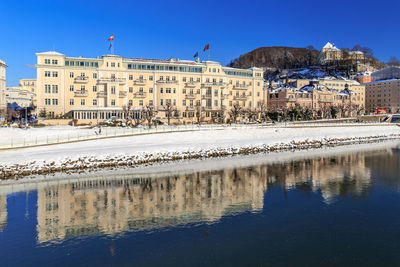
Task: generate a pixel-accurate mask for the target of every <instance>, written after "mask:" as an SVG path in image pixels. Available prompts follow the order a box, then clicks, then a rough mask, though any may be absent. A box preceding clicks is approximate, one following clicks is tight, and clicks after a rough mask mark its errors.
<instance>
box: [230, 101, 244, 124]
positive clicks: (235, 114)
mask: <svg viewBox="0 0 400 267" xmlns="http://www.w3.org/2000/svg"><path fill="white" fill-rule="evenodd" d="M241 111H242V107H241V106H240V105H239V104H233V106H232V108H231V110H230V111H229V117H230V118H231V119H233V122H234V123H236V120H237V117H238V116H239V115H240V114H241Z"/></svg>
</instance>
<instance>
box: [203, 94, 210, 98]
mask: <svg viewBox="0 0 400 267" xmlns="http://www.w3.org/2000/svg"><path fill="white" fill-rule="evenodd" d="M201 98H202V99H206V98H212V95H211V94H205V95H202V96H201Z"/></svg>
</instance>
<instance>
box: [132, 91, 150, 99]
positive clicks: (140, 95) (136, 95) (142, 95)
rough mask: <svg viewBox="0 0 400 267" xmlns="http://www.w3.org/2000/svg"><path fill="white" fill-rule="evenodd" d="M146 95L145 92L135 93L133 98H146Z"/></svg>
mask: <svg viewBox="0 0 400 267" xmlns="http://www.w3.org/2000/svg"><path fill="white" fill-rule="evenodd" d="M146 95H147V94H146V92H136V93H134V94H133V97H136V98H144V97H146Z"/></svg>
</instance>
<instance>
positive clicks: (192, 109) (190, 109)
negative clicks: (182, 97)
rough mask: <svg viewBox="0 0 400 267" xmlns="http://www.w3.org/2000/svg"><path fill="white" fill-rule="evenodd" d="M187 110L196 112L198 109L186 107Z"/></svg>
mask: <svg viewBox="0 0 400 267" xmlns="http://www.w3.org/2000/svg"><path fill="white" fill-rule="evenodd" d="M185 110H186V111H195V110H196V108H195V107H194V106H188V107H186V109H185Z"/></svg>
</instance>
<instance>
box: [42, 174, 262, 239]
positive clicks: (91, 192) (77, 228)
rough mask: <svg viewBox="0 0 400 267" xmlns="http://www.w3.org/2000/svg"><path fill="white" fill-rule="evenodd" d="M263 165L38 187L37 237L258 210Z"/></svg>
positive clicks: (158, 224)
mask: <svg viewBox="0 0 400 267" xmlns="http://www.w3.org/2000/svg"><path fill="white" fill-rule="evenodd" d="M266 170H267V167H266V166H258V167H249V168H243V169H230V170H220V171H209V172H200V173H193V174H191V175H182V176H169V177H165V178H154V179H151V178H143V179H139V178H136V179H134V178H131V179H129V178H121V179H101V180H79V181H76V182H73V183H69V184H62V185H57V186H50V187H47V188H45V189H40V190H38V211H37V212H38V226H37V230H38V241H39V242H46V241H50V240H53V239H63V238H68V237H69V236H75V235H80V234H90V233H106V234H112V233H117V232H120V231H123V230H129V229H131V230H142V229H152V228H159V227H166V226H173V225H178V224H186V223H192V222H202V221H216V220H218V219H220V218H221V217H222V216H223V215H226V214H232V213H237V212H244V211H255V210H261V209H262V208H263V203H264V193H265V191H266V178H265V177H266Z"/></svg>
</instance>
